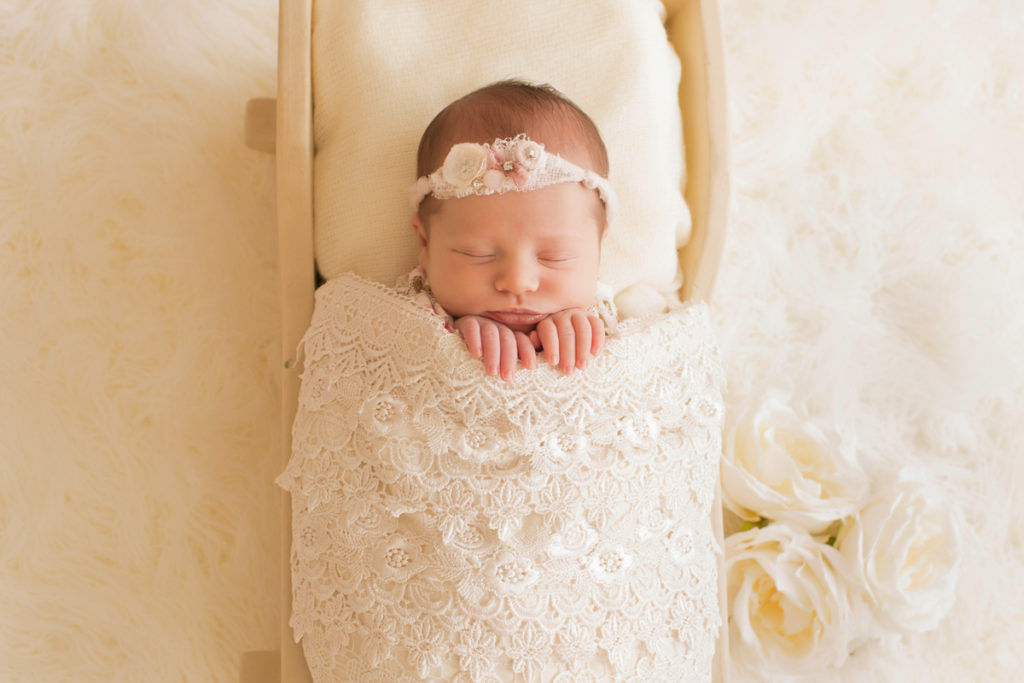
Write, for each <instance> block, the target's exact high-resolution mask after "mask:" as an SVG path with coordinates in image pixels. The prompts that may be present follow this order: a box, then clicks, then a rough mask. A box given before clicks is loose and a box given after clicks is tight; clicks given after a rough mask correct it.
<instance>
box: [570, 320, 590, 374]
mask: <svg viewBox="0 0 1024 683" xmlns="http://www.w3.org/2000/svg"><path fill="white" fill-rule="evenodd" d="M572 327H573V330H575V332H576V367H577V368H579V369H580V370H583V369H584V368H586V367H587V363H589V362H590V345H591V334H590V319H589V318H588V317H587V314H586V313H583V312H580V313H574V314H573V316H572Z"/></svg>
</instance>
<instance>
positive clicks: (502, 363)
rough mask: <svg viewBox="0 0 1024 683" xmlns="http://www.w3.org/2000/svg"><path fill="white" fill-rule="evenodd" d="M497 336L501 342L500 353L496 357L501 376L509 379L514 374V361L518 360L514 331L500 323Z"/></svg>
mask: <svg viewBox="0 0 1024 683" xmlns="http://www.w3.org/2000/svg"><path fill="white" fill-rule="evenodd" d="M498 337H499V339H500V344H501V354H500V356H499V358H498V364H499V369H500V371H501V378H502V379H504V380H510V379H512V377H513V376H514V375H515V374H516V362H517V361H518V360H519V353H518V349H517V343H516V335H515V332H513V331H512V330H510V329H509V328H507V327H505V326H504V325H501V326H499V327H498Z"/></svg>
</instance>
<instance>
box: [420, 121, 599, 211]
mask: <svg viewBox="0 0 1024 683" xmlns="http://www.w3.org/2000/svg"><path fill="white" fill-rule="evenodd" d="M570 182H576V183H582V184H583V186H584V187H586V188H589V189H592V190H596V191H597V193H598V196H599V197H600V198H601V201H602V202H604V205H605V209H606V211H607V213H608V220H609V222H611V213H612V211H613V209H614V204H615V195H614V193H613V192H612V188H611V185H610V184H609V183H608V180H607V179H606V178H604V177H602V176H600V175H598V174H597V173H594V172H593V171H588V170H585V169H583V168H580V167H579V166H577V165H576V164H574V163H572V162H570V161H566V160H565V159H563V158H562V157H560V156H558V155H557V154H550V153H548V152H547V151H546V150H545V149H544V145H542V144H541V143H539V142H534V141H533V140H531V139H529V138H528V137H526V135H525V134H522V133H520V134H519V135H517V136H515V137H513V138H504V139H501V138H498V139H496V140H495V141H494V142H492V143H484V144H482V145H478V144H476V143H475V142H460V143H458V144H455V145H452V148H451V150H450V151H449V152H448V156H447V157H445V160H444V163H443V164H442V165H441V168H439V169H438V170H436V171H434V172H433V173H431V174H430V175H426V176H422V177H420V178H419V180H417V181H416V184H415V185H413V186H412V187H411V188H410V189H409V200H410V203H411V204H412V208H413V210H416V209H418V208H419V205H420V203H421V202H422V201H423V199H424V198H426V197H427V196H428V195H431V196H434V197H436V198H437V199H461V198H462V197H469V196H471V195H478V196H479V195H489V194H503V193H505V192H529V191H531V190H539V189H541V188H542V187H547V186H549V185H554V184H556V183H570Z"/></svg>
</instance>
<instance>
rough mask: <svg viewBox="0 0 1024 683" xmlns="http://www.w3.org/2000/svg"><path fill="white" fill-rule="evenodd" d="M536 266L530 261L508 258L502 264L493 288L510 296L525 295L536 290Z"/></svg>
mask: <svg viewBox="0 0 1024 683" xmlns="http://www.w3.org/2000/svg"><path fill="white" fill-rule="evenodd" d="M537 281H538V276H537V264H536V263H534V262H533V261H532V260H530V259H525V258H510V259H508V260H507V261H506V262H505V263H503V264H502V268H501V270H500V272H499V273H498V277H497V279H496V281H495V283H494V284H495V286H496V287H497V288H498V289H499V290H501V291H503V292H510V293H512V294H525V293H526V292H533V291H536V289H537Z"/></svg>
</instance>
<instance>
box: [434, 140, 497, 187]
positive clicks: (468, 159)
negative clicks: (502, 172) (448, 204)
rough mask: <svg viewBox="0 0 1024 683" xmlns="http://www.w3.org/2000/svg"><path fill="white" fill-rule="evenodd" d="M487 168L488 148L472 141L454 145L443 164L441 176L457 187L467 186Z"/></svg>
mask: <svg viewBox="0 0 1024 683" xmlns="http://www.w3.org/2000/svg"><path fill="white" fill-rule="evenodd" d="M486 169H487V150H486V149H484V147H482V146H481V145H477V144H475V143H472V142H460V143H459V144H457V145H452V148H451V151H449V152H448V156H447V157H445V159H444V164H443V165H442V166H441V176H442V177H443V178H444V179H445V181H446V182H448V183H449V184H451V185H454V186H455V187H457V188H466V187H469V186H470V184H472V182H473V180H474V179H476V177H477V176H479V175H480V174H481V173H483V172H484V171H485V170H486Z"/></svg>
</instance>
